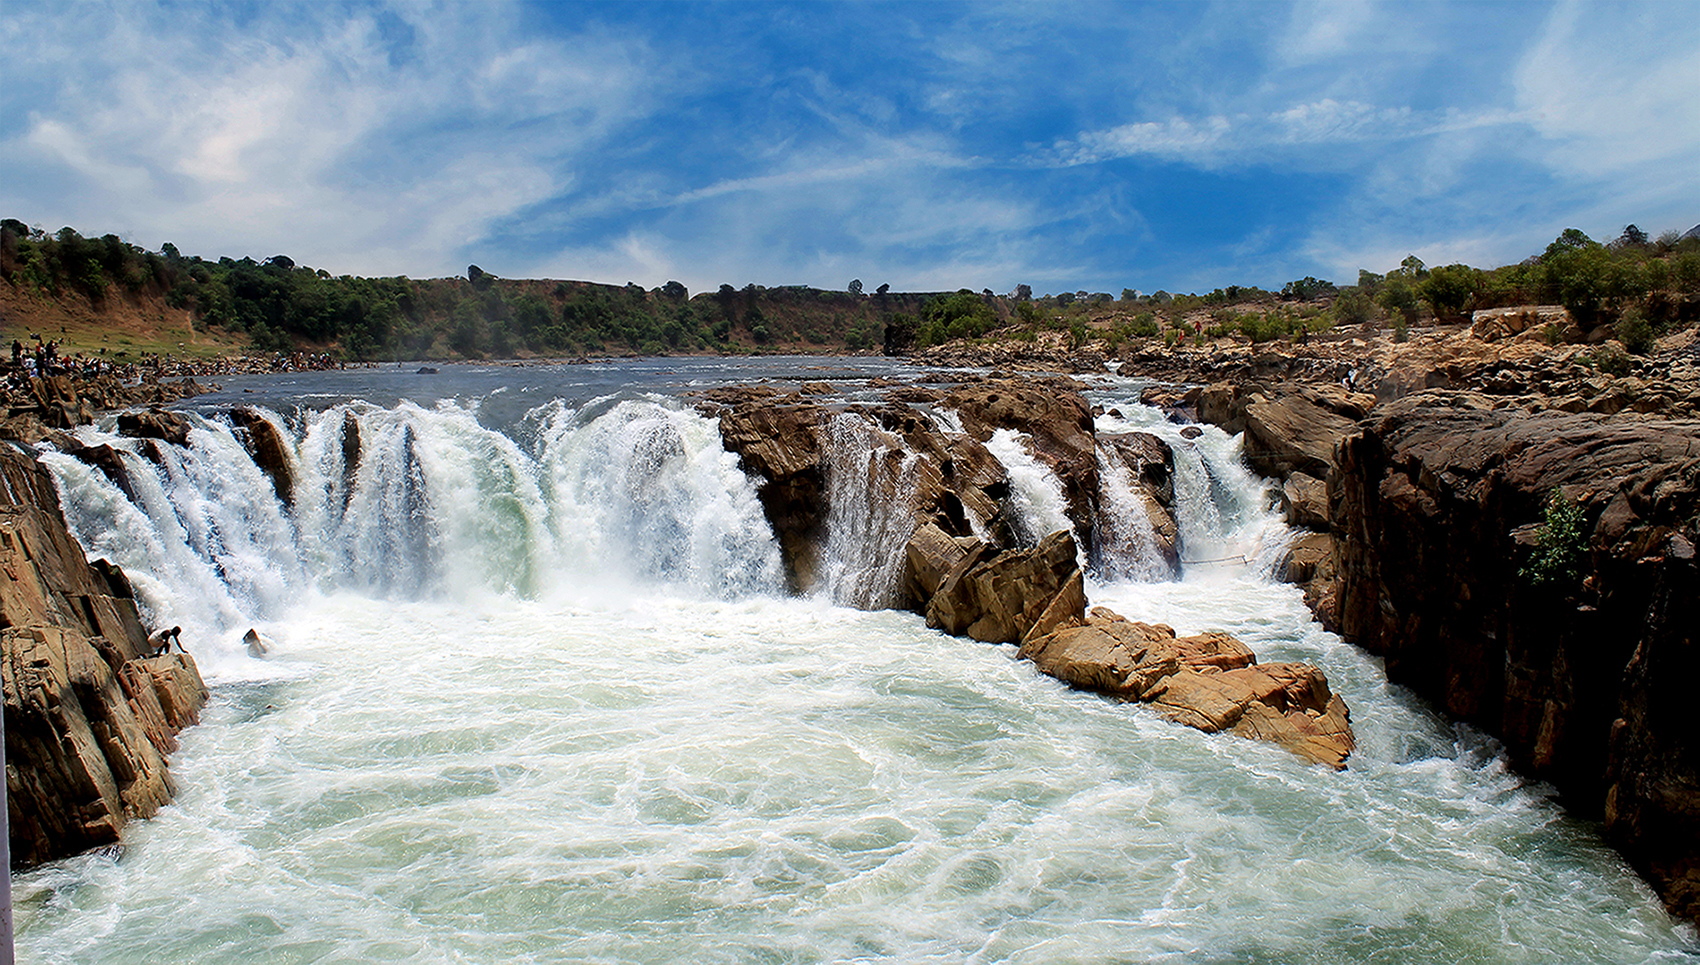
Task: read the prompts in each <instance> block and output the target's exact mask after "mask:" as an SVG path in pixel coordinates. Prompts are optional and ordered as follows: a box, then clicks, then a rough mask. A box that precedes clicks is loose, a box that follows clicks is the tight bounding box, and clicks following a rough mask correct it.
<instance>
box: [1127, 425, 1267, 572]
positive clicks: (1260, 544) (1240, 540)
mask: <svg viewBox="0 0 1700 965" xmlns="http://www.w3.org/2000/svg"><path fill="white" fill-rule="evenodd" d="M1114 404H1115V407H1116V412H1117V413H1119V414H1106V415H1102V416H1099V417H1098V420H1097V428H1098V431H1100V432H1133V431H1137V432H1148V433H1150V434H1152V435H1154V436H1157V437H1158V438H1159V439H1162V440H1163V441H1164V442H1166V443H1168V445H1169V447H1170V449H1172V450H1173V451H1174V454H1175V479H1174V489H1175V522H1176V524H1177V526H1178V528H1179V531H1180V533H1179V544H1180V546H1181V547H1183V548H1184V554H1183V555H1184V561H1183V566H1190V565H1198V564H1204V565H1210V566H1219V565H1240V564H1242V563H1243V564H1244V565H1247V566H1249V567H1251V569H1252V571H1253V572H1255V573H1258V574H1260V575H1262V576H1265V577H1267V576H1268V575H1270V574H1271V573H1273V571H1274V568H1275V566H1276V564H1277V563H1278V562H1279V560H1280V557H1281V554H1282V552H1283V551H1284V550H1285V549H1286V545H1287V540H1288V538H1289V537H1290V535H1291V534H1290V533H1289V532H1288V530H1287V526H1286V524H1285V523H1284V522H1283V521H1282V520H1281V518H1280V517H1279V516H1278V515H1277V514H1275V513H1273V512H1271V510H1270V486H1271V484H1270V482H1269V481H1268V480H1266V479H1264V478H1262V477H1260V476H1258V475H1257V474H1256V473H1254V472H1252V471H1251V470H1250V469H1247V468H1246V466H1245V461H1244V459H1243V458H1242V457H1241V445H1242V439H1241V437H1240V436H1237V435H1236V436H1230V435H1228V434H1227V433H1225V432H1223V431H1222V430H1221V429H1218V428H1217V427H1215V426H1212V425H1197V426H1180V425H1176V424H1174V423H1172V422H1169V421H1168V420H1167V419H1166V418H1165V417H1164V416H1163V413H1162V412H1161V411H1159V410H1157V409H1155V408H1152V407H1151V406H1147V405H1142V404H1140V403H1139V402H1137V401H1131V400H1122V401H1116V402H1115V403H1114ZM1183 429H1191V430H1196V431H1188V432H1184V433H1183V431H1182V430H1183ZM1113 485H1114V484H1113V483H1112V486H1113ZM1111 498H1112V499H1113V496H1112V497H1111ZM1136 578H1137V577H1136Z"/></svg>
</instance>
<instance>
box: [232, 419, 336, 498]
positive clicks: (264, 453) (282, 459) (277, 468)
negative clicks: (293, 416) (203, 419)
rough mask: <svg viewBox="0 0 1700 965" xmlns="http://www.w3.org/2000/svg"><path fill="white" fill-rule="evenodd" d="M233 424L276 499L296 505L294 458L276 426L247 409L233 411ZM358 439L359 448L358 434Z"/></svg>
mask: <svg viewBox="0 0 1700 965" xmlns="http://www.w3.org/2000/svg"><path fill="white" fill-rule="evenodd" d="M230 421H231V422H232V423H233V424H235V425H236V426H237V427H238V428H240V429H242V430H243V432H242V442H243V444H244V445H245V446H246V447H247V449H248V455H249V456H250V457H251V458H252V459H253V460H254V465H256V466H259V467H260V470H261V471H262V472H264V473H265V474H266V475H267V476H268V477H269V478H270V479H271V481H272V489H273V490H275V491H276V492H277V498H278V499H279V500H280V501H282V503H283V504H284V505H285V506H293V505H295V458H294V456H292V455H291V454H290V449H289V444H288V443H287V442H285V441H284V438H283V434H282V433H280V432H278V430H277V426H275V425H273V424H272V421H271V420H270V419H267V418H266V417H265V416H264V415H262V414H261V413H260V412H259V411H258V410H256V409H252V408H249V407H247V406H243V407H241V408H237V409H232V410H231V411H230ZM345 432H346V430H345ZM355 439H356V446H358V440H359V435H358V433H357V434H356V436H355ZM346 447H347V441H346V437H345V440H344V448H345V449H346Z"/></svg>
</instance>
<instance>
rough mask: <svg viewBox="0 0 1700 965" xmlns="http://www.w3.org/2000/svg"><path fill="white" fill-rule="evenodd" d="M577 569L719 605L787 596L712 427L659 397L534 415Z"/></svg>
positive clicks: (569, 563) (753, 502)
mask: <svg viewBox="0 0 1700 965" xmlns="http://www.w3.org/2000/svg"><path fill="white" fill-rule="evenodd" d="M532 421H534V422H535V423H536V424H537V427H538V428H537V432H538V434H539V444H540V447H541V449H540V451H541V459H542V464H543V467H544V472H545V475H546V477H547V483H548V490H549V492H550V494H551V497H552V500H553V504H554V507H555V515H556V518H557V519H558V520H559V531H558V540H559V547H558V551H559V553H560V556H561V563H562V565H563V566H564V567H566V568H567V569H569V570H571V571H574V572H578V573H581V574H594V573H598V572H603V571H606V570H608V569H612V570H614V571H616V572H619V573H620V574H621V575H622V576H623V577H625V578H626V579H628V580H632V581H638V582H643V583H646V584H660V585H663V586H670V587H678V588H688V587H696V588H700V589H701V590H702V591H704V592H707V593H709V594H711V595H713V596H715V597H719V598H725V599H734V598H738V597H744V596H750V595H757V594H771V593H777V592H779V589H780V587H781V586H782V585H783V582H784V576H783V567H782V565H781V563H780V558H779V548H778V544H777V543H775V542H774V539H773V534H772V531H771V530H770V529H769V528H768V525H767V519H766V517H765V516H764V515H763V514H762V509H761V504H760V502H759V501H758V500H757V499H756V495H755V487H754V485H753V484H752V483H751V482H750V480H749V479H747V478H746V477H745V476H744V474H743V472H742V471H741V470H740V469H739V468H738V460H737V457H736V456H733V455H731V454H730V453H728V452H726V451H725V449H723V448H722V447H721V444H720V434H719V430H718V429H717V428H716V426H715V424H714V423H713V422H710V421H708V420H707V419H704V418H702V417H701V416H698V415H696V414H695V413H693V412H690V411H688V410H684V409H680V408H678V407H676V406H670V405H667V404H664V403H663V402H662V401H661V400H660V399H659V398H658V397H650V398H645V399H625V400H614V399H602V400H598V401H597V402H594V403H592V404H590V405H588V406H586V407H585V408H583V409H580V410H574V409H573V408H571V407H569V406H567V405H565V404H563V403H560V402H554V403H550V404H549V405H548V406H545V407H544V408H543V409H541V410H537V411H536V412H534V413H533V416H532Z"/></svg>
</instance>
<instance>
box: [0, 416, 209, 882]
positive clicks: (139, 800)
mask: <svg viewBox="0 0 1700 965" xmlns="http://www.w3.org/2000/svg"><path fill="white" fill-rule="evenodd" d="M0 477H3V478H4V482H5V485H4V487H3V491H0V620H3V625H4V630H3V631H0V651H3V659H0V679H3V684H4V690H5V704H6V708H5V709H6V759H7V760H6V763H7V767H6V771H7V792H8V795H9V810H10V816H11V846H12V858H13V861H14V862H16V863H18V864H20V865H28V864H32V863H37V862H41V861H46V860H50V859H53V858H59V857H64V856H67V855H71V854H75V853H77V852H79V851H82V850H86V849H88V848H91V847H97V846H100V845H103V844H110V843H112V842H114V841H116V840H117V839H118V836H119V832H120V831H121V829H122V828H123V826H124V823H125V822H126V821H127V820H129V819H131V818H138V817H147V816H149V815H151V814H153V813H154V811H156V810H157V809H158V808H159V807H160V805H162V804H164V803H165V802H166V801H168V800H170V797H171V793H172V785H171V778H170V773H169V770H168V768H167V766H166V761H165V757H164V755H165V754H166V753H169V752H170V751H171V750H173V749H175V747H176V741H175V734H176V733H177V732H178V731H179V730H180V729H182V728H183V727H185V726H187V725H188V724H191V723H194V721H195V718H196V715H197V714H198V713H199V711H200V708H201V706H202V705H203V704H204V703H205V701H206V696H207V693H206V688H205V686H204V685H203V684H202V683H201V678H200V674H199V672H198V671H197V670H196V668H195V663H194V660H193V659H192V658H190V657H189V656H188V655H187V654H181V653H179V654H171V655H167V656H159V657H154V656H151V655H150V653H149V651H150V648H149V646H148V642H147V635H146V634H145V633H144V632H143V630H142V626H141V623H140V621H139V619H138V618H137V614H136V607H135V602H134V599H133V597H132V595H131V591H130V587H129V582H128V581H127V580H125V579H124V577H123V574H122V572H120V571H119V570H118V569H117V568H116V567H113V566H111V565H110V564H97V565H94V566H91V565H90V564H89V563H88V562H87V561H86V559H85V557H84V556H83V552H82V549H81V547H79V546H78V545H77V543H76V542H75V541H74V540H73V539H72V538H71V536H70V534H69V533H68V532H67V531H66V529H65V526H64V520H63V517H62V516H61V514H60V507H59V500H58V497H57V495H56V493H55V490H54V488H53V483H52V480H51V479H50V478H49V477H48V475H47V473H46V472H45V470H43V469H42V468H41V467H40V466H39V465H37V464H36V462H35V461H34V460H33V459H31V458H30V457H29V456H28V455H26V454H24V453H22V452H20V451H18V450H16V449H13V448H11V447H9V446H6V447H0Z"/></svg>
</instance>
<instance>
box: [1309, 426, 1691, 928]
mask: <svg viewBox="0 0 1700 965" xmlns="http://www.w3.org/2000/svg"><path fill="white" fill-rule="evenodd" d="M1336 457H1337V466H1336V467H1335V471H1334V472H1333V473H1332V474H1330V476H1329V478H1328V501H1329V506H1330V509H1331V520H1332V525H1333V529H1334V533H1335V536H1336V539H1337V562H1338V568H1339V576H1338V578H1337V604H1336V605H1337V609H1336V610H1335V612H1334V613H1332V614H1328V616H1330V617H1332V618H1333V619H1334V620H1335V621H1337V623H1338V626H1339V627H1340V631H1341V633H1342V635H1344V636H1345V637H1346V638H1347V639H1348V640H1351V641H1353V642H1355V643H1357V644H1358V645H1359V646H1361V647H1363V648H1365V649H1366V650H1369V651H1370V652H1372V653H1377V654H1381V655H1383V656H1384V657H1385V658H1386V661H1387V673H1388V677H1389V678H1390V679H1392V680H1395V681H1397V682H1400V683H1403V684H1405V685H1407V686H1409V687H1411V688H1412V689H1413V690H1415V691H1416V692H1418V693H1420V694H1422V695H1424V696H1426V697H1428V698H1429V699H1431V700H1433V701H1434V702H1435V703H1437V704H1438V705H1440V706H1441V707H1442V708H1444V709H1445V710H1446V711H1447V712H1448V713H1450V714H1452V715H1454V716H1456V717H1457V718H1459V719H1462V720H1466V721H1469V722H1471V723H1474V724H1476V725H1478V726H1480V727H1482V728H1483V729H1484V730H1486V731H1488V732H1489V733H1491V734H1494V735H1495V736H1497V737H1499V738H1500V739H1501V740H1502V741H1503V742H1504V744H1505V747H1506V750H1507V752H1508V753H1509V755H1510V756H1511V758H1512V760H1513V761H1514V762H1515V763H1516V764H1517V766H1518V767H1519V768H1520V769H1521V770H1522V771H1523V772H1524V773H1526V774H1529V775H1531V776H1533V777H1535V778H1538V779H1541V780H1546V781H1549V782H1551V783H1552V784H1553V785H1554V786H1555V787H1556V788H1557V789H1558V790H1559V791H1560V793H1561V794H1562V796H1563V798H1564V800H1565V801H1566V803H1567V804H1568V805H1569V806H1570V807H1571V808H1573V809H1574V810H1576V811H1577V812H1579V813H1581V814H1583V815H1585V816H1591V817H1597V818H1600V819H1603V820H1604V822H1605V826H1606V831H1607V834H1608V835H1609V836H1610V837H1611V839H1612V840H1613V841H1614V843H1616V844H1617V845H1618V846H1619V847H1620V849H1621V850H1622V851H1623V853H1624V854H1625V855H1626V856H1627V857H1628V858H1629V859H1630V860H1631V862H1632V863H1634V864H1635V865H1636V867H1637V868H1638V869H1640V870H1641V871H1642V872H1643V873H1644V874H1645V875H1646V876H1647V877H1648V878H1649V880H1651V881H1652V882H1653V883H1654V885H1655V886H1656V887H1657V888H1658V889H1659V890H1660V892H1661V893H1662V894H1663V896H1664V897H1665V900H1666V902H1667V903H1668V904H1669V905H1670V907H1671V908H1672V910H1673V911H1675V912H1677V913H1678V914H1681V915H1684V916H1686V917H1689V918H1695V917H1697V916H1700V749H1697V748H1696V746H1695V741H1694V740H1693V737H1692V734H1693V722H1692V719H1691V717H1690V716H1689V711H1688V708H1689V706H1690V704H1689V701H1690V699H1691V695H1692V683H1693V681H1694V680H1695V679H1696V678H1695V671H1696V670H1697V669H1700V655H1697V653H1696V651H1695V647H1694V634H1695V618H1696V616H1697V615H1700V614H1697V613H1696V606H1697V600H1700V581H1697V570H1696V564H1695V546H1696V541H1697V539H1700V535H1697V532H1696V517H1697V513H1700V422H1695V421H1690V420H1667V419H1655V418H1646V417H1638V416H1634V417H1626V416H1620V417H1615V418H1608V417H1606V416H1602V415H1597V414H1576V415H1572V414H1568V413H1564V412H1558V411H1546V412H1537V413H1531V412H1528V411H1525V410H1523V409H1520V408H1497V409H1496V408H1491V407H1489V406H1487V405H1484V404H1483V400H1482V399H1481V398H1480V397H1478V396H1473V395H1471V394H1469V393H1442V392H1431V393H1424V394H1421V395H1416V396H1412V397H1410V398H1407V399H1404V400H1400V401H1397V402H1394V403H1392V404H1390V405H1388V406H1386V407H1384V408H1382V409H1380V410H1378V411H1376V412H1374V413H1373V414H1371V415H1370V417H1369V418H1367V419H1365V420H1364V421H1363V422H1362V423H1360V424H1359V426H1358V427H1357V429H1356V430H1355V431H1354V432H1352V433H1351V434H1349V435H1347V436H1346V437H1345V438H1344V439H1343V440H1342V441H1341V443H1340V445H1339V447H1338V450H1337V452H1336ZM1555 493H1556V494H1559V495H1560V496H1561V497H1562V498H1564V499H1568V500H1570V501H1572V502H1573V503H1574V504H1575V505H1576V506H1578V507H1579V508H1580V510H1581V513H1582V518H1583V520H1584V525H1583V533H1584V534H1585V535H1584V537H1583V539H1584V543H1583V545H1581V546H1580V547H1578V549H1579V550H1580V559H1579V563H1580V565H1579V566H1578V567H1577V572H1576V573H1575V575H1574V576H1573V577H1568V576H1567V577H1563V578H1559V579H1553V580H1547V581H1544V582H1537V581H1536V580H1534V579H1533V578H1532V577H1531V576H1529V575H1526V574H1527V572H1528V570H1527V567H1528V565H1529V562H1530V560H1531V557H1532V556H1533V555H1534V554H1535V553H1536V552H1537V545H1538V543H1539V541H1540V537H1541V529H1542V525H1543V523H1542V520H1543V513H1544V508H1545V505H1546V501H1547V500H1548V499H1549V498H1550V497H1551V496H1552V495H1553V494H1555Z"/></svg>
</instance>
